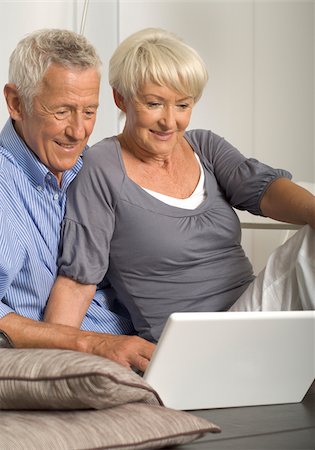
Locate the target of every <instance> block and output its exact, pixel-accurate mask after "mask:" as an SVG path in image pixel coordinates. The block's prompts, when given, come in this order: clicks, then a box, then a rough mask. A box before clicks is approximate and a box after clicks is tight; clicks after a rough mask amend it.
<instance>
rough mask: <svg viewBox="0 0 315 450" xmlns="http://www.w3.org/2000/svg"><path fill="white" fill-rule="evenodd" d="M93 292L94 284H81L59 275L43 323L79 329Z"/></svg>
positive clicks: (94, 289)
mask: <svg viewBox="0 0 315 450" xmlns="http://www.w3.org/2000/svg"><path fill="white" fill-rule="evenodd" d="M95 291H96V286H95V284H81V283H79V282H78V281H75V280H72V279H70V278H67V277H64V276H61V275H59V276H58V277H57V279H56V281H55V284H54V286H53V288H52V290H51V293H50V296H49V299H48V303H47V306H46V309H45V316H44V321H45V322H49V323H56V324H60V325H70V326H72V327H76V328H80V326H81V322H82V320H83V318H84V316H85V314H86V311H87V310H88V307H89V306H90V303H91V301H92V299H93V297H94V294H95Z"/></svg>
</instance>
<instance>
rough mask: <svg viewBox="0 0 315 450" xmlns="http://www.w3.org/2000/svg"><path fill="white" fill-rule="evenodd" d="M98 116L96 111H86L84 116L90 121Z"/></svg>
mask: <svg viewBox="0 0 315 450" xmlns="http://www.w3.org/2000/svg"><path fill="white" fill-rule="evenodd" d="M95 114H96V111H93V110H92V111H84V115H85V117H86V118H87V119H90V118H91V117H93V116H94V115H95Z"/></svg>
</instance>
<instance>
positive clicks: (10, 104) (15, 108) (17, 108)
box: [3, 83, 22, 120]
mask: <svg viewBox="0 0 315 450" xmlns="http://www.w3.org/2000/svg"><path fill="white" fill-rule="evenodd" d="M3 93H4V96H5V99H6V102H7V108H8V111H9V114H10V117H11V119H13V120H21V118H22V102H21V97H20V96H19V93H18V91H17V88H16V85H15V84H14V83H8V84H6V85H5V86H4V89H3Z"/></svg>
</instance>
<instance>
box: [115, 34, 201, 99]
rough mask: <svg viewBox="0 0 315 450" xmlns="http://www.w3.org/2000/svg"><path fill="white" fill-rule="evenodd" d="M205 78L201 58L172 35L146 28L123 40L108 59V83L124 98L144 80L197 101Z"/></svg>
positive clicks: (136, 90) (133, 94) (133, 95)
mask: <svg viewBox="0 0 315 450" xmlns="http://www.w3.org/2000/svg"><path fill="white" fill-rule="evenodd" d="M207 80H208V73H207V69H206V66H205V63H204V61H203V60H202V58H201V57H200V56H199V54H198V53H197V52H196V51H195V50H194V49H193V48H192V47H190V46H189V45H187V44H185V43H184V42H183V41H182V40H181V39H180V38H178V37H177V36H176V35H175V34H173V33H170V32H168V31H165V30H162V29H159V28H147V29H144V30H141V31H138V32H136V33H134V34H132V35H131V36H129V37H128V38H127V39H125V40H124V41H123V42H122V43H121V44H120V45H119V46H118V47H117V49H116V51H115V52H114V54H113V56H112V57H111V59H110V62H109V83H110V85H111V87H112V88H113V89H115V90H116V91H117V92H118V93H119V94H120V95H122V96H123V97H124V98H126V99H131V98H135V97H137V95H138V94H139V91H140V90H141V87H142V86H143V84H144V83H146V82H148V81H150V82H152V83H156V84H158V85H161V86H167V87H170V88H172V89H174V90H175V91H177V92H180V93H181V94H185V95H187V96H191V97H193V99H194V101H195V102H196V101H198V100H199V98H200V97H201V94H202V91H203V89H204V87H205V85H206V82H207Z"/></svg>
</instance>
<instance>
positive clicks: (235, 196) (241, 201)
mask: <svg viewBox="0 0 315 450" xmlns="http://www.w3.org/2000/svg"><path fill="white" fill-rule="evenodd" d="M190 139H191V140H192V143H193V144H195V146H196V145H197V147H199V149H200V151H201V156H202V157H203V158H205V164H207V165H208V167H209V168H210V170H211V171H213V173H214V175H215V177H216V180H217V182H218V184H219V186H220V188H221V189H222V191H223V192H224V195H225V198H226V199H227V201H228V202H229V203H230V204H231V206H233V207H234V208H237V209H241V210H247V211H249V212H250V213H252V214H256V215H263V214H262V211H261V209H260V201H261V199H262V196H263V195H264V193H265V191H266V189H267V188H268V186H269V185H270V183H272V182H273V181H275V180H276V179H277V178H282V177H285V178H289V179H291V178H292V175H291V174H290V172H288V171H287V170H284V169H275V168H273V167H271V166H268V165H267V164H264V163H262V162H260V161H258V160H257V159H254V158H246V157H245V156H244V155H242V154H241V153H240V152H239V150H238V149H236V148H235V147H233V145H231V144H230V143H229V142H228V141H226V140H225V139H224V138H222V137H220V136H218V135H216V134H214V133H212V132H211V131H205V130H199V132H197V133H193V134H192V135H191V137H190Z"/></svg>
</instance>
